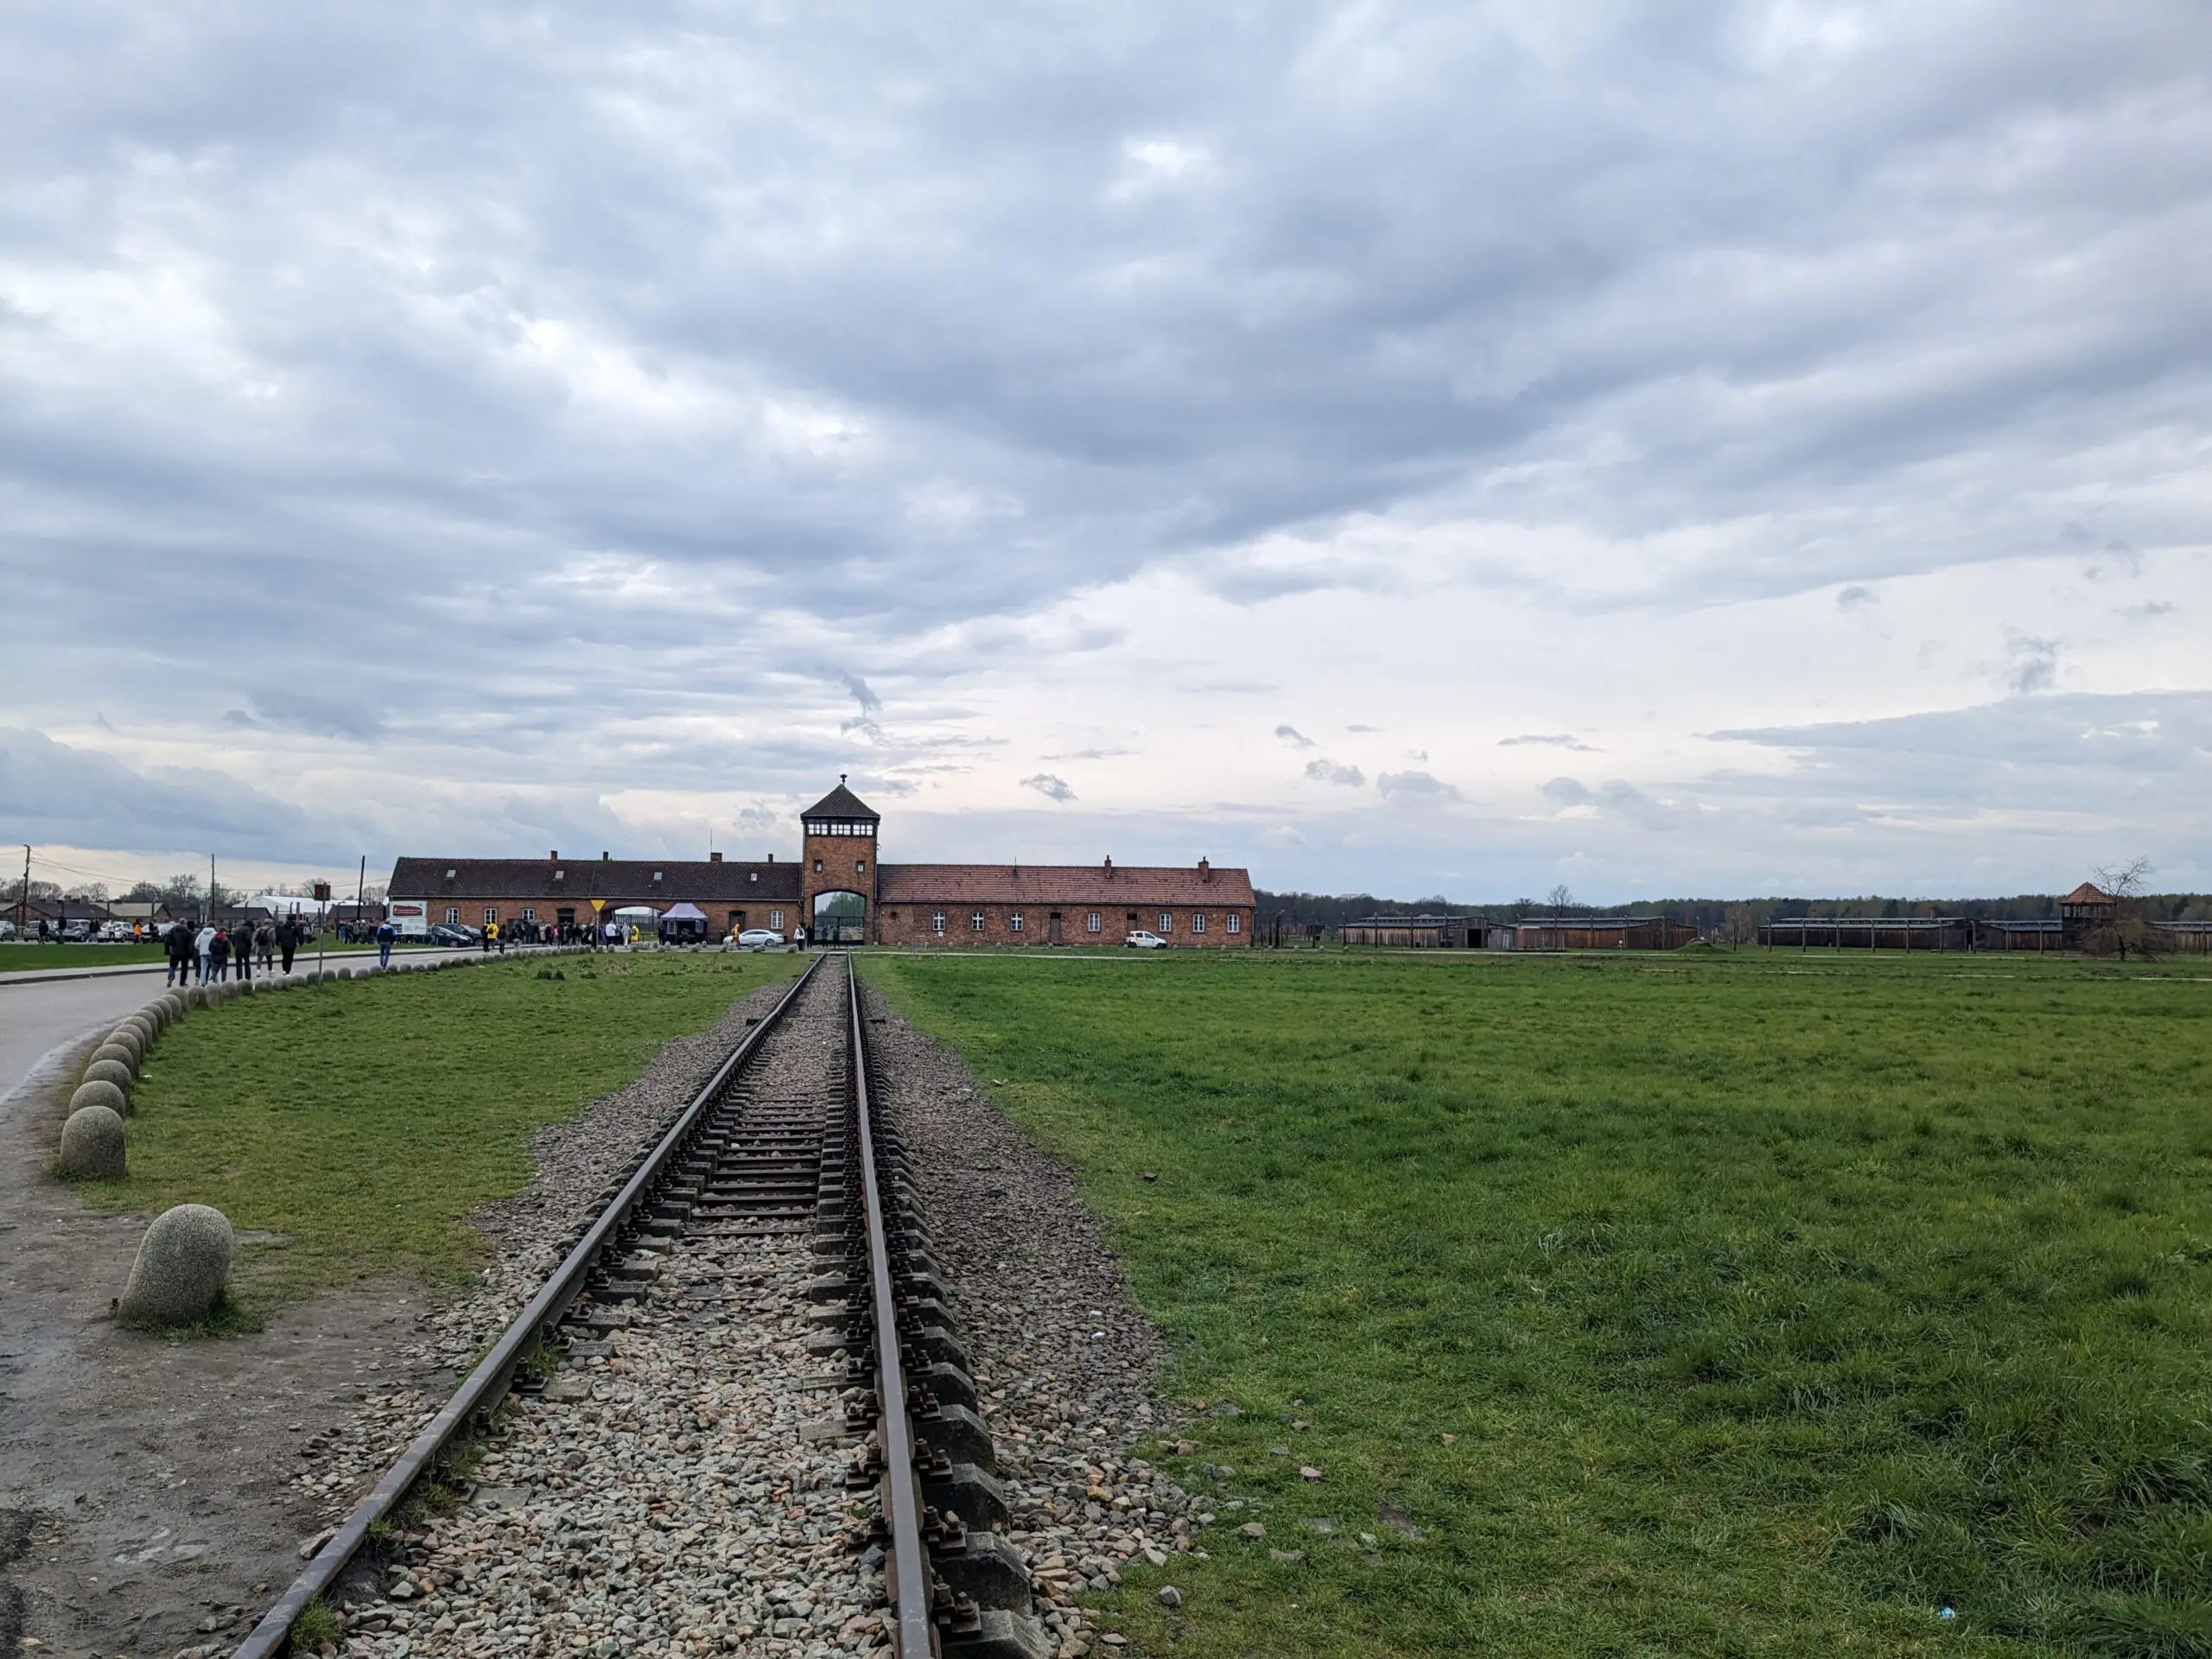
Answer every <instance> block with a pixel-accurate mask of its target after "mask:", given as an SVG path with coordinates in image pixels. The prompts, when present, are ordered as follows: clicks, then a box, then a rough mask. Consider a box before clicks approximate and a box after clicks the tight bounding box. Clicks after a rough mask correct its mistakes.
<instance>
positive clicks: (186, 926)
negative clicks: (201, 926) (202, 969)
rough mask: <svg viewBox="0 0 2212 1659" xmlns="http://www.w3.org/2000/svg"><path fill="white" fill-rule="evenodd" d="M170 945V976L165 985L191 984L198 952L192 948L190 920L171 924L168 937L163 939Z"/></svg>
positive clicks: (164, 981)
mask: <svg viewBox="0 0 2212 1659" xmlns="http://www.w3.org/2000/svg"><path fill="white" fill-rule="evenodd" d="M163 943H164V944H167V945H168V952H169V972H168V978H167V979H165V980H163V981H162V983H163V984H164V985H189V984H191V983H192V969H193V967H194V957H195V956H196V954H197V953H196V952H195V951H194V950H193V948H192V925H191V924H190V923H189V922H172V923H170V924H169V931H168V938H166V939H165V940H164V941H163Z"/></svg>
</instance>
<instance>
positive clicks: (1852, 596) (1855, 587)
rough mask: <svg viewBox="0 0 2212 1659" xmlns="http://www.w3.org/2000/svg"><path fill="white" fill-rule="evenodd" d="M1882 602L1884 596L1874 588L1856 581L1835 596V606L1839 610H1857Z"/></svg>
mask: <svg viewBox="0 0 2212 1659" xmlns="http://www.w3.org/2000/svg"><path fill="white" fill-rule="evenodd" d="M1881 602H1882V596H1881V595H1880V594H1878V593H1876V592H1875V591H1874V590H1873V589H1872V588H1865V587H1861V586H1860V585H1859V583H1857V582H1853V583H1852V584H1851V585H1850V586H1849V587H1848V588H1841V589H1840V590H1839V591H1838V592H1837V594H1836V596H1835V607H1836V609H1838V610H1839V611H1855V610H1859V609H1861V608H1862V607H1866V606H1871V605H1879V604H1880V603H1881Z"/></svg>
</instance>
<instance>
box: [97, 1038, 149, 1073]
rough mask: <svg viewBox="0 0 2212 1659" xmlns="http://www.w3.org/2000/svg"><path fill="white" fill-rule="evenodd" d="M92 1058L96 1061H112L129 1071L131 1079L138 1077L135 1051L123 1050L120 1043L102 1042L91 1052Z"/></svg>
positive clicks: (136, 1053) (130, 1049)
mask: <svg viewBox="0 0 2212 1659" xmlns="http://www.w3.org/2000/svg"><path fill="white" fill-rule="evenodd" d="M92 1058H94V1059H96V1060H113V1061H114V1062H115V1063H116V1064H117V1065H120V1066H122V1067H123V1068H124V1070H125V1071H129V1072H130V1075H131V1076H132V1077H137V1075H138V1052H137V1050H136V1049H132V1048H125V1047H124V1046H123V1045H122V1044H121V1043H111V1042H102V1043H101V1044H100V1046H99V1047H98V1048H96V1049H94V1050H93V1051H92Z"/></svg>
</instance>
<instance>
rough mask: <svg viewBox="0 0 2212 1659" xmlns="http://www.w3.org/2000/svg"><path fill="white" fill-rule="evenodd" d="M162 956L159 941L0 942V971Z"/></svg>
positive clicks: (112, 964) (106, 964)
mask: <svg viewBox="0 0 2212 1659" xmlns="http://www.w3.org/2000/svg"><path fill="white" fill-rule="evenodd" d="M160 961H162V947H161V946H160V945H158V944H0V974H19V973H29V972H33V971H35V970H36V969H41V968H48V969H52V968H122V967H125V966H127V965H128V964H130V963H134V962H160Z"/></svg>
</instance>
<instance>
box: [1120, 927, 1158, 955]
mask: <svg viewBox="0 0 2212 1659" xmlns="http://www.w3.org/2000/svg"><path fill="white" fill-rule="evenodd" d="M1122 944H1126V945H1128V947H1129V949H1130V950H1166V948H1167V941H1166V940H1165V939H1163V938H1160V935H1159V934H1157V933H1147V932H1146V931H1144V930H1143V929H1142V928H1139V929H1137V931H1135V932H1134V933H1132V934H1130V935H1129V937H1128V938H1126V939H1123V940H1122Z"/></svg>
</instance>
